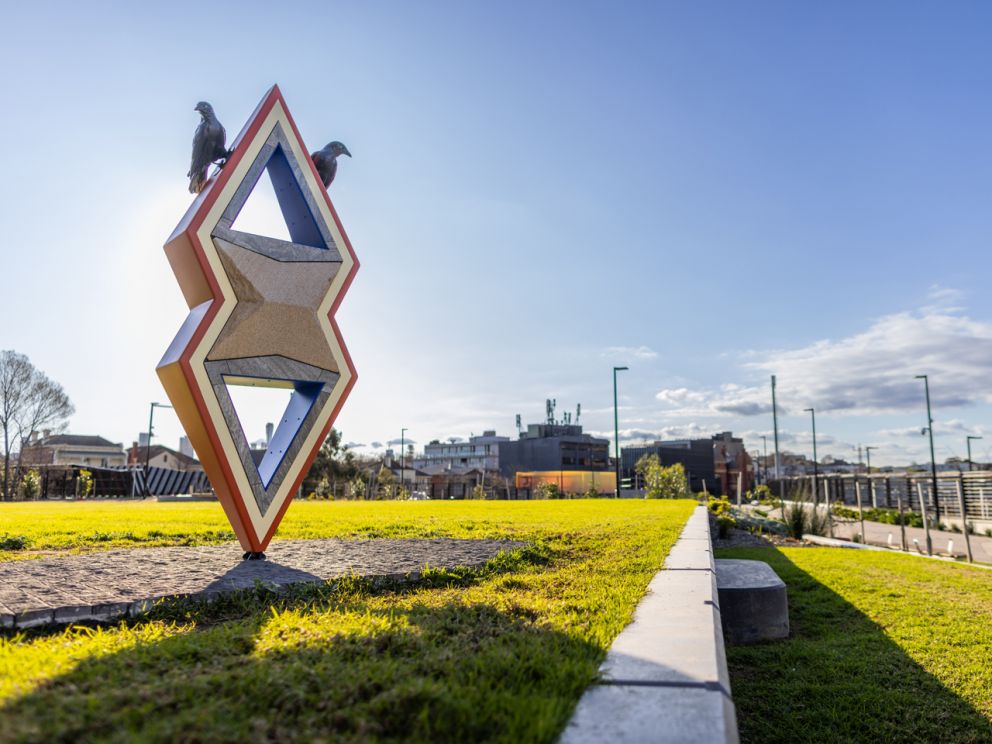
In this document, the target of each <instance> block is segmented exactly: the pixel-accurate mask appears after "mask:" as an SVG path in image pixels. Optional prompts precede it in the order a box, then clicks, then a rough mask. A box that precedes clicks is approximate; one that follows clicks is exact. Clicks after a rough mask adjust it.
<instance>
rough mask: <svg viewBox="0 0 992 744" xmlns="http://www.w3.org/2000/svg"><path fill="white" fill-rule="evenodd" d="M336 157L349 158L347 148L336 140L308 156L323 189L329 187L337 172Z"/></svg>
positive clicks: (349, 154)
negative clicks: (322, 184)
mask: <svg viewBox="0 0 992 744" xmlns="http://www.w3.org/2000/svg"><path fill="white" fill-rule="evenodd" d="M338 155H347V156H348V157H349V158H350V157H351V153H350V152H348V148H347V147H345V146H344V145H343V144H342V143H340V142H338V141H337V140H334V142H330V143H328V144H327V145H325V146H324V148H323V149H322V150H317V152H314V153H311V154H310V159H311V160H313V164H314V166H315V167H316V168H317V175H319V176H320V180H321V181H323V183H324V188H325V189H326V188H327V187H328V186H330V185H331V182H332V181H333V180H334V176H335V175H336V174H337V172H338Z"/></svg>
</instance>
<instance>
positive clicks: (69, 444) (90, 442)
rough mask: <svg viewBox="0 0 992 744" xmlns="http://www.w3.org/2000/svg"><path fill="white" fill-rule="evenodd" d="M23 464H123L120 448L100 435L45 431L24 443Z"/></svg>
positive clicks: (119, 444)
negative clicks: (49, 432)
mask: <svg viewBox="0 0 992 744" xmlns="http://www.w3.org/2000/svg"><path fill="white" fill-rule="evenodd" d="M21 461H22V462H23V463H24V464H25V465H81V466H88V467H95V468H122V467H124V465H125V464H126V463H127V456H126V455H125V453H124V447H123V445H122V444H121V443H119V442H111V441H109V440H107V439H104V438H103V437H101V436H91V435H86V434H54V435H50V434H48V433H47V432H46V433H43V434H42V435H41V436H35V437H34V438H33V439H31V440H30V441H28V442H27V443H25V445H24V447H23V451H22V453H21Z"/></svg>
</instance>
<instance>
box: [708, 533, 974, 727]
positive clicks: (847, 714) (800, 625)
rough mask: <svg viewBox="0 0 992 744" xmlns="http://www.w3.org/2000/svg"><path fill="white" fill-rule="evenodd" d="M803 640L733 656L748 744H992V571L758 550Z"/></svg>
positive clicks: (727, 553)
mask: <svg viewBox="0 0 992 744" xmlns="http://www.w3.org/2000/svg"><path fill="white" fill-rule="evenodd" d="M717 557H718V558H752V559H757V560H763V561H767V562H768V563H769V564H771V566H772V567H773V568H774V569H775V571H776V572H777V573H778V575H779V576H781V577H782V579H783V580H784V581H785V583H786V584H787V585H788V593H789V617H790V621H791V625H792V636H791V637H790V638H789V639H788V640H785V641H781V642H777V643H766V644H758V645H753V646H728V647H727V656H728V661H729V664H730V681H731V687H732V691H733V696H734V701H735V702H736V704H737V716H738V723H739V726H740V732H741V740H742V742H992V571H988V570H983V569H980V568H971V567H968V566H964V565H955V564H949V563H942V562H937V561H929V560H923V559H919V558H913V557H911V556H905V555H899V554H896V553H885V552H875V551H861V550H845V549H842V548H781V549H772V548H753V549H733V550H720V551H718V555H717Z"/></svg>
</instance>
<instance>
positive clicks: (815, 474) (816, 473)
mask: <svg viewBox="0 0 992 744" xmlns="http://www.w3.org/2000/svg"><path fill="white" fill-rule="evenodd" d="M803 411H806V412H808V413H809V415H810V416H811V417H812V419H813V503H814V504H815V503H816V501H817V493H818V492H817V490H816V489H817V488H818V486H819V475H820V466H819V464H818V461H817V459H816V410H815V409H813V408H804V409H803Z"/></svg>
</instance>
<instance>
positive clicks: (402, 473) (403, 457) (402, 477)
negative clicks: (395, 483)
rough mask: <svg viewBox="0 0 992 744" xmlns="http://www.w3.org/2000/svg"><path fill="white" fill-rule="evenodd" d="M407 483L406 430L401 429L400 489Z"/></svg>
mask: <svg viewBox="0 0 992 744" xmlns="http://www.w3.org/2000/svg"><path fill="white" fill-rule="evenodd" d="M405 482H406V429H400V489H403V488H404V484H405Z"/></svg>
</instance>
